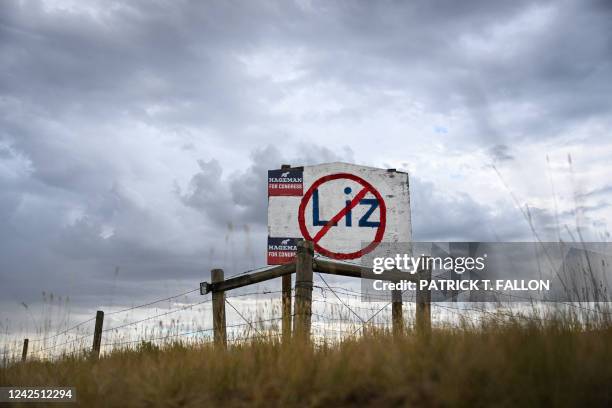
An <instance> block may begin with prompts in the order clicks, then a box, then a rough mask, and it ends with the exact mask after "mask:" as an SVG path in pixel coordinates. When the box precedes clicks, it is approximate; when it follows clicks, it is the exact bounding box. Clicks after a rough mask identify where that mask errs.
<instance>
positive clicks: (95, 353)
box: [91, 310, 104, 358]
mask: <svg viewBox="0 0 612 408" xmlns="http://www.w3.org/2000/svg"><path fill="white" fill-rule="evenodd" d="M103 324H104V312H103V311H102V310H98V311H97V312H96V326H95V328H94V337H93V346H92V348H91V354H92V357H93V358H98V357H100V344H101V343H102V326H103Z"/></svg>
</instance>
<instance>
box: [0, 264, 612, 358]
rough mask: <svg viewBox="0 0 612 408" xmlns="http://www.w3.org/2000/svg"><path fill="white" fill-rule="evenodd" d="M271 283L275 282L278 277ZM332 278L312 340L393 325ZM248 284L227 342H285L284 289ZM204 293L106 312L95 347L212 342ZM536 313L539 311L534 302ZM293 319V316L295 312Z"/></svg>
mask: <svg viewBox="0 0 612 408" xmlns="http://www.w3.org/2000/svg"><path fill="white" fill-rule="evenodd" d="M271 269H272V268H271V267H262V268H256V269H252V270H249V271H245V272H241V273H238V274H234V275H232V276H231V277H229V278H228V279H227V280H231V279H234V278H238V277H245V276H249V274H252V273H256V272H265V271H267V270H271ZM289 276H291V275H289ZM269 282H272V283H275V282H278V279H275V280H274V281H269ZM335 283H336V282H334V281H333V280H329V281H328V279H326V278H325V277H324V276H323V274H322V273H320V272H316V271H315V272H314V279H313V284H312V299H311V302H312V309H311V313H310V315H311V319H312V322H311V323H312V325H311V328H310V336H311V337H312V340H313V342H314V343H315V344H324V343H325V344H329V343H334V342H339V341H342V340H345V339H347V338H353V337H355V336H363V335H365V334H366V333H367V332H368V331H384V332H391V331H392V330H393V314H392V307H391V306H392V303H393V301H392V299H391V298H390V297H389V296H382V295H372V294H367V293H364V292H363V291H360V290H357V289H355V288H354V287H352V286H354V285H344V284H343V285H341V286H339V285H337V284H335ZM296 286H297V285H296ZM249 288H254V289H253V290H251V289H249V290H245V291H244V292H242V293H234V292H225V293H224V304H225V305H227V306H228V308H227V311H228V323H227V324H226V325H225V330H227V344H230V345H232V344H239V343H244V342H248V341H253V340H260V339H267V340H273V341H281V340H282V338H283V337H282V335H283V333H282V330H281V325H282V322H283V314H282V304H281V296H282V295H283V290H278V289H275V288H270V287H267V286H263V287H262V283H256V284H254V286H249ZM201 291H202V288H201V287H198V288H192V289H189V290H187V291H182V292H180V293H177V294H174V295H172V296H165V297H163V298H159V299H153V300H150V301H147V302H145V303H142V304H138V305H133V306H129V307H123V308H117V309H116V310H113V309H111V310H109V311H107V312H106V313H105V322H104V324H105V326H104V327H103V328H101V330H100V337H101V342H100V343H99V349H98V352H99V353H100V354H101V355H102V356H104V355H108V354H111V353H113V352H120V351H125V350H133V349H137V348H139V347H141V348H142V347H145V348H146V347H149V348H150V347H164V346H169V345H180V346H190V345H191V346H193V345H202V344H209V343H213V342H214V336H213V334H214V331H215V327H214V325H211V323H212V322H213V318H212V316H213V310H212V301H213V298H212V295H211V294H204V295H202V294H201ZM499 294H500V295H503V296H508V297H511V298H515V299H513V300H516V301H519V302H522V303H521V304H522V305H523V306H524V305H525V304H529V303H530V302H532V299H530V298H521V296H518V295H512V294H508V293H501V292H500V293H499ZM194 296H197V297H195V298H194ZM291 297H292V298H293V299H294V301H295V299H296V290H295V288H292V289H291ZM164 302H168V305H167V307H165V308H160V307H159V306H160V304H163V303H164ZM515 305H520V304H519V303H517V304H515ZM430 306H431V322H432V325H433V326H434V327H436V326H445V325H455V326H456V325H458V324H465V323H468V324H472V325H478V324H480V323H481V322H482V321H483V320H494V321H498V322H503V321H506V320H507V319H514V318H517V316H521V318H523V319H527V320H532V321H538V322H545V321H547V320H549V319H548V318H547V317H546V316H545V315H536V314H533V313H532V314H531V315H529V314H527V313H522V312H521V310H520V307H515V308H514V309H512V308H511V307H508V306H507V305H506V306H504V305H501V304H496V305H491V304H473V303H461V302H439V303H438V302H432V303H430ZM565 306H567V307H568V308H577V309H579V310H581V311H584V312H587V313H589V314H591V313H592V314H604V315H606V316H607V315H610V312H609V311H607V310H602V309H600V308H591V307H588V306H585V305H582V304H574V303H571V302H567V303H566V304H565ZM404 307H405V311H406V312H407V313H405V314H404V317H403V325H404V326H405V327H408V328H410V327H414V325H415V319H414V316H415V313H414V312H415V308H416V304H415V303H414V302H404ZM517 309H518V312H517ZM293 310H294V309H293ZM531 310H532V311H533V310H534V309H533V307H532V308H531ZM92 314H93V313H92ZM290 317H291V319H294V318H295V317H296V315H295V312H294V313H292V314H291V316H290ZM95 326H96V317H91V318H88V319H84V320H82V321H80V322H77V323H74V324H72V325H70V326H69V327H67V328H63V329H58V331H57V332H55V333H49V334H47V335H44V336H40V337H37V338H31V339H29V340H28V341H27V342H26V344H24V345H22V344H20V343H19V342H18V340H17V339H14V340H13V341H12V342H10V341H5V342H4V344H3V345H2V346H0V356H1V357H0V360H1V361H2V363H3V366H5V367H6V366H7V365H10V364H12V363H15V362H18V361H21V360H24V359H25V355H26V354H27V358H28V359H36V360H56V359H60V358H70V357H83V356H89V355H91V350H92V336H93V337H95V336H94V332H95ZM7 339H8V338H7ZM93 343H95V340H94V341H93ZM94 348H95V345H94Z"/></svg>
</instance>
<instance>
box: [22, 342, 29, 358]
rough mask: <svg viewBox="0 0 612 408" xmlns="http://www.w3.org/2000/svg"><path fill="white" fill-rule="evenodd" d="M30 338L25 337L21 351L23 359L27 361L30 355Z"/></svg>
mask: <svg viewBox="0 0 612 408" xmlns="http://www.w3.org/2000/svg"><path fill="white" fill-rule="evenodd" d="M29 342H30V340H29V339H23V350H22V351H21V361H26V357H27V356H28V343H29Z"/></svg>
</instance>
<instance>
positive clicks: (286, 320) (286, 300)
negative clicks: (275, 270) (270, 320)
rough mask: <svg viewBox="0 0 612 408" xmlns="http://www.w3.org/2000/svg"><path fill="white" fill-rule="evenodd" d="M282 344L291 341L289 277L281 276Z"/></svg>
mask: <svg viewBox="0 0 612 408" xmlns="http://www.w3.org/2000/svg"><path fill="white" fill-rule="evenodd" d="M282 280H283V342H286V341H288V340H289V339H291V275H283V277H282Z"/></svg>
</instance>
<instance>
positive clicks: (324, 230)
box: [268, 163, 412, 264]
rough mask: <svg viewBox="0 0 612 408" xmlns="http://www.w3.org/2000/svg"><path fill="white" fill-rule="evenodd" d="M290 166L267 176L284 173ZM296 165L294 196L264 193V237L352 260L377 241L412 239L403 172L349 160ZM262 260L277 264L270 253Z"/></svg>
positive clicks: (361, 255) (332, 256) (375, 244)
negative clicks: (299, 242) (299, 180)
mask: <svg viewBox="0 0 612 408" xmlns="http://www.w3.org/2000/svg"><path fill="white" fill-rule="evenodd" d="M293 169H296V168H295V167H293V168H291V169H284V170H272V171H270V174H274V175H275V177H274V178H277V176H278V174H279V173H280V172H287V174H286V175H285V177H289V176H290V172H291V171H292V170H293ZM301 169H303V170H301V171H302V174H301V175H302V184H301V188H302V191H301V193H300V194H299V195H298V194H297V189H296V190H295V193H296V194H295V195H278V194H276V195H274V194H269V197H268V236H269V237H270V239H277V238H280V237H285V238H286V237H292V238H293V237H297V238H300V239H305V240H308V241H311V242H312V243H313V245H314V250H315V253H317V254H319V255H321V256H325V257H328V258H333V259H338V260H350V261H353V262H357V261H358V260H360V258H362V257H363V256H364V255H365V254H367V253H369V252H371V251H373V250H374V249H375V248H376V247H377V246H379V245H380V244H381V243H383V242H389V243H392V242H396V243H397V242H400V243H401V242H411V241H412V230H411V220H410V192H409V185H408V173H406V172H402V171H397V170H395V169H378V168H374V167H367V166H358V165H354V164H350V163H328V164H319V165H315V166H304V167H303V168H301ZM281 175H282V174H281ZM271 178H272V177H271ZM269 250H270V249H269ZM282 259H286V258H282ZM268 261H269V262H268V263H269V264H277V263H281V262H280V261H281V259H280V258H279V257H276V256H273V257H271V256H268ZM282 263H284V262H282Z"/></svg>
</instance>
